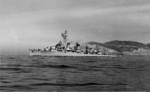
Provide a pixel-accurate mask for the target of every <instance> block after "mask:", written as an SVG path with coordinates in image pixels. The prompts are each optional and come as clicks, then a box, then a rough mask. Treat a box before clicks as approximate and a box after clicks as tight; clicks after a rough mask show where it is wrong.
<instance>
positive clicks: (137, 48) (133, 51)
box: [104, 40, 150, 55]
mask: <svg viewBox="0 0 150 92" xmlns="http://www.w3.org/2000/svg"><path fill="white" fill-rule="evenodd" d="M104 45H106V46H108V47H111V48H114V49H115V50H117V51H119V52H120V53H121V54H125V55H150V45H149V44H147V45H146V44H143V43H140V42H136V41H118V40H114V41H110V42H106V43H104Z"/></svg>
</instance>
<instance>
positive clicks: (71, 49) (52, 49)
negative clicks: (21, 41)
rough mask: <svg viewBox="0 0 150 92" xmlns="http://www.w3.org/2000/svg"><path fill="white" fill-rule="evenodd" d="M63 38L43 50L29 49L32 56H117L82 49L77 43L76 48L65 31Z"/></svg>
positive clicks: (62, 34) (86, 48)
mask: <svg viewBox="0 0 150 92" xmlns="http://www.w3.org/2000/svg"><path fill="white" fill-rule="evenodd" d="M61 36H62V38H63V40H62V41H60V42H59V43H58V44H56V45H54V46H49V47H46V48H44V49H43V50H41V49H29V55H30V56H113V57H114V56H115V55H106V54H105V55H104V54H102V53H100V52H99V51H98V50H96V49H95V50H94V49H90V48H88V46H86V47H85V49H81V45H80V44H79V43H78V42H76V43H75V45H74V46H71V43H70V42H68V32H67V30H65V32H64V33H61Z"/></svg>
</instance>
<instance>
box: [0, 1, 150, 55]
mask: <svg viewBox="0 0 150 92" xmlns="http://www.w3.org/2000/svg"><path fill="white" fill-rule="evenodd" d="M64 30H68V32H69V39H70V40H73V41H98V42H101V43H103V42H106V41H111V40H132V41H139V42H143V43H150V0H0V54H12V52H14V53H13V54H18V53H20V52H25V53H26V52H27V50H28V49H29V48H43V47H46V46H48V45H53V44H54V43H57V42H58V41H59V40H60V39H61V37H60V33H61V32H63V31H64Z"/></svg>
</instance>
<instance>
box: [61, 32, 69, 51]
mask: <svg viewBox="0 0 150 92" xmlns="http://www.w3.org/2000/svg"><path fill="white" fill-rule="evenodd" d="M61 36H62V38H63V45H64V47H65V48H64V51H65V53H66V48H67V47H66V46H67V40H68V39H67V37H68V32H67V30H65V32H64V33H61Z"/></svg>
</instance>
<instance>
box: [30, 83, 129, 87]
mask: <svg viewBox="0 0 150 92" xmlns="http://www.w3.org/2000/svg"><path fill="white" fill-rule="evenodd" d="M96 85H127V84H123V83H116V84H103V83H84V84H79V83H75V84H58V83H38V84H30V86H66V87H76V86H96Z"/></svg>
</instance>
